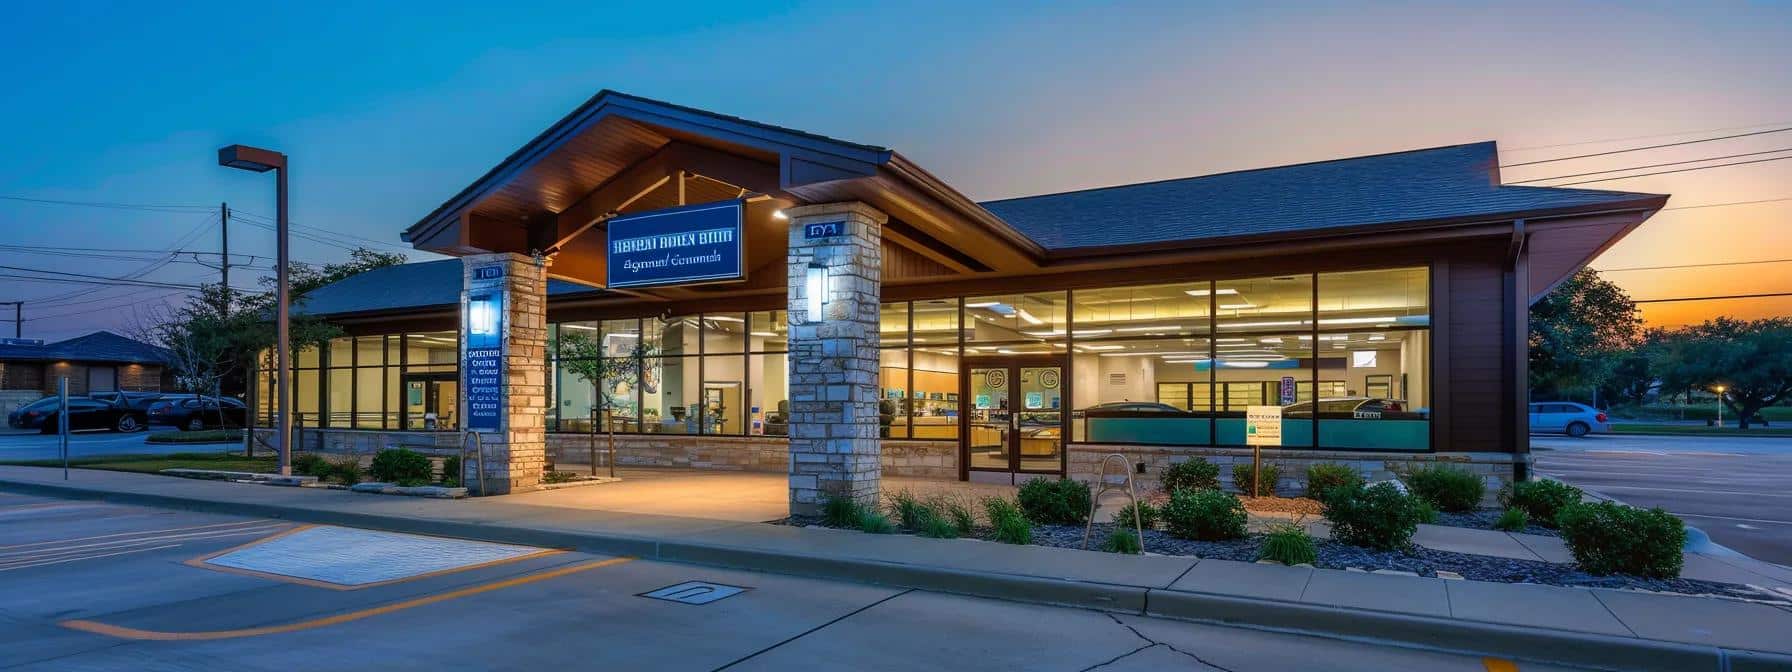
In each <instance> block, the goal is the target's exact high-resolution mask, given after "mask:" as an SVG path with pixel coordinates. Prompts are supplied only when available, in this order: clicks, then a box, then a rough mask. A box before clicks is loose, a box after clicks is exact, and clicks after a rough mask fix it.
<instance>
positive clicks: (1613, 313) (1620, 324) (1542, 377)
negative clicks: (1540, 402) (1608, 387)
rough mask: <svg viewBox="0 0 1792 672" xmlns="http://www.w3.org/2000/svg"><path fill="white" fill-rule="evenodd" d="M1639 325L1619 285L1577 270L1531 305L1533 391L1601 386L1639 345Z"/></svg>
mask: <svg viewBox="0 0 1792 672" xmlns="http://www.w3.org/2000/svg"><path fill="white" fill-rule="evenodd" d="M1642 324H1643V320H1642V317H1641V316H1640V314H1639V313H1638V311H1637V308H1636V304H1635V303H1633V302H1631V300H1630V297H1629V296H1628V295H1626V294H1625V293H1624V290H1623V289H1621V288H1619V287H1618V286H1617V285H1616V284H1613V283H1612V282H1610V281H1608V280H1605V279H1603V278H1601V277H1599V273H1598V272H1597V271H1594V270H1592V269H1581V271H1580V272H1578V273H1575V274H1574V275H1573V276H1572V277H1570V278H1568V280H1567V281H1566V282H1564V283H1562V284H1561V286H1559V287H1556V288H1555V289H1554V290H1551V291H1550V293H1549V294H1547V295H1545V296H1544V297H1543V298H1542V299H1540V300H1538V301H1537V303H1535V304H1532V306H1531V331H1530V336H1529V345H1530V348H1529V350H1530V357H1529V362H1530V385H1531V390H1533V391H1534V392H1536V393H1539V394H1563V393H1566V392H1569V391H1572V390H1587V389H1592V388H1595V387H1597V386H1599V385H1601V384H1603V383H1604V382H1606V380H1607V378H1609V377H1610V376H1611V374H1612V370H1613V368H1614V367H1616V366H1617V363H1618V361H1619V359H1620V356H1621V354H1622V353H1624V352H1626V351H1629V350H1630V349H1631V348H1633V347H1635V346H1636V345H1637V344H1638V342H1639V340H1640V336H1641V333H1642Z"/></svg>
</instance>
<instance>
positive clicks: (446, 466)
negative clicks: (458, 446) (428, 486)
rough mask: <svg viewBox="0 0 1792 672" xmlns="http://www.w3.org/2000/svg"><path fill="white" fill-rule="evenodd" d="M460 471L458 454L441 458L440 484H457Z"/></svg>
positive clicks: (451, 485)
mask: <svg viewBox="0 0 1792 672" xmlns="http://www.w3.org/2000/svg"><path fill="white" fill-rule="evenodd" d="M462 471H463V470H462V469H461V461H460V456H459V455H449V456H447V457H444V458H442V485H446V486H448V487H451V488H452V487H457V486H459V485H460V478H461V474H462Z"/></svg>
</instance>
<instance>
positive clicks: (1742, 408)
mask: <svg viewBox="0 0 1792 672" xmlns="http://www.w3.org/2000/svg"><path fill="white" fill-rule="evenodd" d="M1655 353H1656V354H1655V358H1654V364H1655V367H1656V369H1657V370H1659V371H1660V372H1661V377H1662V383H1663V385H1664V387H1667V388H1673V389H1686V388H1694V387H1697V388H1705V389H1714V388H1716V387H1717V386H1719V385H1721V386H1723V388H1724V391H1723V393H1722V394H1719V395H1718V398H1719V399H1720V400H1722V402H1723V404H1724V405H1725V406H1728V407H1729V408H1730V410H1731V411H1733V412H1734V413H1735V414H1736V418H1737V423H1738V424H1737V426H1738V427H1741V428H1743V429H1748V425H1749V421H1750V420H1751V419H1752V418H1754V417H1755V414H1756V413H1759V412H1760V411H1761V409H1763V408H1766V407H1768V406H1772V405H1774V404H1776V403H1779V402H1780V401H1783V400H1785V399H1786V398H1787V395H1788V394H1792V319H1787V318H1780V317H1776V318H1770V319H1763V320H1752V321H1750V320H1735V319H1730V318H1727V317H1720V318H1717V319H1715V320H1711V321H1709V322H1706V323H1704V324H1700V325H1695V326H1690V327H1685V328H1683V329H1678V330H1675V331H1671V332H1668V333H1666V334H1664V335H1663V336H1662V342H1661V345H1660V346H1659V347H1657V348H1656V349H1655Z"/></svg>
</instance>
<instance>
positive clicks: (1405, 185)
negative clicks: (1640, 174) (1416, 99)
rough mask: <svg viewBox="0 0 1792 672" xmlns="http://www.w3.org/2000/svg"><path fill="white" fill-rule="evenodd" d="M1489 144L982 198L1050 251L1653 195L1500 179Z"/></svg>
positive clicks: (1413, 219) (1499, 212) (1486, 213)
mask: <svg viewBox="0 0 1792 672" xmlns="http://www.w3.org/2000/svg"><path fill="white" fill-rule="evenodd" d="M1498 160H1499V151H1498V149H1497V147H1496V145H1495V144H1494V143H1492V142H1480V143H1474V144H1467V145H1454V146H1450V147H1436V148H1432V149H1420V150H1414V151H1408V152H1398V153H1394V154H1380V155H1375V156H1363V157H1356V158H1348V159H1337V160H1332V161H1321V162H1318V163H1303V164H1298V165H1292V166H1282V167H1276V168H1261V169H1257V170H1244V171H1238V172H1231V173H1220V174H1217V175H1206V176H1201V177H1188V178H1182V179H1175V180H1165V181H1161V182H1147V183H1143V184H1129V185H1122V186H1115V187H1104V188H1100V189H1087V190H1082V191H1071V192H1065V193H1060V194H1047V195H1042V196H1028V197H1024V198H1011V199H1004V200H999V201H989V202H986V203H981V204H980V205H982V206H983V207H984V208H986V209H988V210H989V211H990V212H993V213H995V214H996V216H998V217H1001V218H1002V219H1003V220H1005V221H1007V222H1008V223H1009V224H1010V225H1012V226H1014V228H1015V229H1018V230H1019V231H1020V232H1021V233H1023V234H1026V235H1027V237H1029V238H1032V239H1033V240H1034V241H1036V242H1038V243H1039V244H1040V245H1041V246H1044V247H1045V248H1047V249H1054V250H1055V249H1069V248H1081V247H1106V246H1115V245H1137V244H1146V243H1161V242H1167V241H1183V240H1200V239H1219V238H1232V237H1237V236H1255V235H1264V234H1277V233H1292V232H1307V231H1314V230H1324V229H1333V228H1344V227H1354V226H1368V225H1380V224H1398V223H1403V222H1421V221H1435V220H1445V219H1459V218H1472V217H1481V216H1494V215H1502V214H1508V213H1520V212H1530V211H1541V210H1550V209H1557V208H1574V207H1587V206H1598V205H1602V204H1616V203H1622V202H1625V201H1635V200H1638V199H1645V198H1659V196H1656V195H1653V194H1637V193H1629V192H1619V191H1597V190H1591V189H1561V188H1554V187H1514V186H1502V185H1499V184H1498V178H1497V175H1498V170H1497V168H1498Z"/></svg>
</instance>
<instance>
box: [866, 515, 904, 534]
mask: <svg viewBox="0 0 1792 672" xmlns="http://www.w3.org/2000/svg"><path fill="white" fill-rule="evenodd" d="M859 530H860V531H862V532H869V533H871V534H889V533H891V532H895V531H896V525H895V524H894V523H891V522H890V519H889V518H887V517H885V516H884V514H881V513H878V512H876V511H863V512H862V514H861V515H860V516H859Z"/></svg>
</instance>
